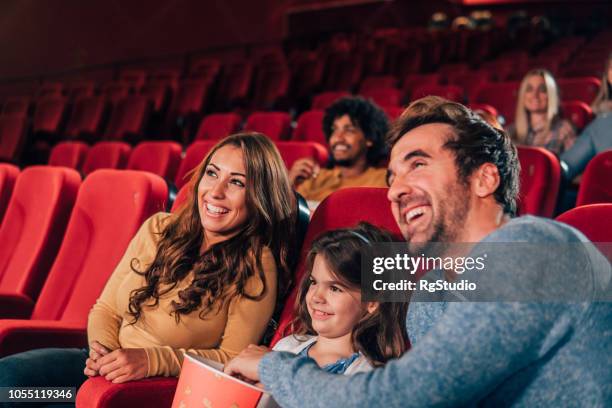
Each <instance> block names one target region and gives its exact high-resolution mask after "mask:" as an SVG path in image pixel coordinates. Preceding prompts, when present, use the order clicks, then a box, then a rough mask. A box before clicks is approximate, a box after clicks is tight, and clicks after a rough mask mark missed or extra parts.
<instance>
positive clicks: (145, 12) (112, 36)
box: [0, 0, 286, 78]
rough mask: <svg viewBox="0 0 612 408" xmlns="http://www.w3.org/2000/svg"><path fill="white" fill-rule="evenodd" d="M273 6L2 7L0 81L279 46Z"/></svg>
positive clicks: (152, 2)
mask: <svg viewBox="0 0 612 408" xmlns="http://www.w3.org/2000/svg"><path fill="white" fill-rule="evenodd" d="M285 4H286V2H285V1H282V0H279V1H274V0H256V1H249V0H246V1H245V0H86V1H83V0H2V1H0V50H1V56H0V61H1V62H0V78H8V77H23V76H29V75H39V74H42V73H45V72H54V71H62V70H67V69H71V68H76V67H81V66H87V65H96V64H105V63H109V62H113V61H117V60H127V59H134V58H143V57H155V56H164V55H171V54H175V55H178V54H181V53H185V52H187V51H192V50H199V49H205V48H209V47H219V46H227V45H235V44H244V43H252V42H267V41H275V42H276V41H280V40H281V39H282V38H283V36H284V32H285V24H284V18H285V13H284V11H285Z"/></svg>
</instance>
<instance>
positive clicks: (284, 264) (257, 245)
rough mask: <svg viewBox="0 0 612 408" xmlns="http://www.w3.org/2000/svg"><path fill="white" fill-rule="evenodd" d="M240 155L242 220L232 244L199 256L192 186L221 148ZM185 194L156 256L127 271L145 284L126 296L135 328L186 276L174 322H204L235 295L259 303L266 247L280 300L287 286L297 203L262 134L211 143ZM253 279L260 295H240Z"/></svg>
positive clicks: (280, 163)
mask: <svg viewBox="0 0 612 408" xmlns="http://www.w3.org/2000/svg"><path fill="white" fill-rule="evenodd" d="M228 145H229V146H235V147H237V148H239V149H240V150H242V154H243V158H244V166H245V168H246V205H247V208H248V214H249V217H248V220H247V221H246V223H245V225H244V226H243V227H242V229H241V230H240V231H239V232H238V233H237V234H236V235H234V236H233V237H231V238H229V239H227V240H225V241H222V242H219V243H216V244H214V245H212V246H210V247H209V248H208V249H207V250H206V251H205V252H204V253H201V247H202V242H203V239H204V230H203V227H202V222H201V220H200V216H199V211H198V184H199V182H200V180H201V178H202V177H203V175H204V173H205V170H206V167H207V166H208V164H209V162H210V160H211V158H212V157H213V155H214V154H215V152H216V151H217V150H219V149H220V148H222V147H223V146H228ZM189 183H190V193H189V196H188V198H187V199H186V200H185V204H183V206H182V207H181V208H180V209H179V210H178V214H177V216H176V217H174V218H172V219H171V220H170V222H169V223H168V224H167V226H166V227H165V228H164V229H163V231H162V232H161V233H160V239H159V242H158V244H157V254H156V255H155V259H154V260H153V263H151V265H149V266H148V267H147V268H146V269H145V270H144V271H140V270H138V266H139V262H138V259H136V258H135V259H132V263H131V268H132V270H133V271H134V272H136V273H138V274H141V275H143V276H144V277H145V281H146V285H145V286H143V287H141V288H139V289H136V290H133V291H132V293H131V294H130V302H129V314H130V315H131V316H132V317H133V318H134V320H133V322H132V324H133V323H136V321H138V319H139V318H140V317H141V314H142V307H143V305H144V306H147V307H148V306H151V307H154V306H157V305H158V304H159V298H160V297H161V296H163V295H164V294H166V293H168V292H169V291H171V290H172V289H173V288H175V287H176V285H177V284H178V283H179V282H181V281H182V280H183V279H184V278H185V277H186V276H187V275H188V274H189V273H190V272H192V271H193V273H194V278H193V281H192V282H191V284H190V285H189V286H188V287H187V288H185V289H183V290H181V291H179V292H178V297H179V300H178V301H176V300H175V301H173V302H172V306H173V309H174V310H173V313H174V315H175V317H176V320H177V322H178V321H179V320H180V316H181V315H187V314H189V313H191V312H193V311H194V310H197V309H198V308H200V307H201V306H203V307H202V310H201V311H200V313H199V316H200V318H203V317H204V316H205V315H206V314H207V313H208V312H212V309H213V305H214V304H215V303H216V302H218V305H219V308H218V309H217V310H220V309H221V307H222V306H223V305H224V304H225V302H227V301H229V300H230V299H231V298H233V297H234V296H244V297H246V298H248V299H253V300H257V299H259V298H261V297H262V296H263V295H264V294H265V293H266V290H267V285H266V280H265V275H264V271H263V268H262V264H261V257H262V252H263V250H264V248H266V247H267V248H269V249H270V251H271V252H272V254H273V256H274V260H275V262H276V266H277V271H278V288H279V289H278V295H279V298H280V297H281V296H282V295H284V293H285V291H286V290H287V288H288V287H289V285H290V276H291V270H292V267H293V265H292V261H293V260H294V259H295V256H293V251H294V240H295V234H294V229H295V228H294V225H295V218H296V204H295V196H294V193H293V190H292V189H291V184H290V182H289V178H288V175H287V171H286V168H285V166H284V163H283V161H282V159H281V157H280V154H279V152H278V150H277V148H276V146H274V144H273V143H272V141H271V140H270V139H268V138H267V137H266V136H264V135H263V134H261V133H238V134H235V135H231V136H228V137H227V138H225V139H223V140H221V141H220V142H219V143H217V144H216V145H215V146H214V147H213V148H212V149H211V151H210V152H209V153H208V155H207V156H206V158H205V159H204V160H203V161H202V163H200V165H199V166H198V167H196V168H195V170H194V172H193V176H192V177H191V180H190V182H189ZM255 274H257V275H258V276H259V278H260V279H261V281H262V282H263V289H262V291H261V293H259V294H257V295H253V294H251V293H246V291H245V287H246V283H247V281H248V280H249V278H251V277H252V276H254V275H255Z"/></svg>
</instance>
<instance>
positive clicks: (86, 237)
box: [32, 170, 168, 327]
mask: <svg viewBox="0 0 612 408" xmlns="http://www.w3.org/2000/svg"><path fill="white" fill-rule="evenodd" d="M167 195H168V188H167V186H166V182H165V181H164V180H163V179H162V178H161V177H159V176H156V175H155V174H151V173H147V172H140V171H132V170H99V171H97V172H95V173H93V174H91V175H90V176H89V177H87V178H86V179H85V181H84V182H83V184H82V185H81V188H80V189H79V193H78V196H77V200H76V203H75V205H74V209H73V211H72V215H71V217H70V220H69V222H68V227H67V229H66V234H65V236H64V241H63V242H62V246H61V248H60V250H59V253H58V255H57V258H56V260H55V262H54V263H53V267H52V268H51V272H50V273H49V276H48V278H47V280H46V282H45V285H44V287H43V289H42V291H41V293H40V296H39V298H38V301H37V302H36V306H35V308H34V311H33V313H32V319H44V320H60V321H63V322H66V323H73V324H78V325H81V326H82V327H85V326H86V324H87V315H88V313H89V310H90V309H91V307H92V305H93V304H94V302H95V300H96V298H97V297H98V296H99V295H100V293H101V292H102V288H103V287H104V285H105V284H106V281H107V280H108V278H109V277H110V275H111V273H112V272H113V270H114V268H115V267H116V266H117V264H118V263H119V260H120V259H121V256H122V255H123V254H124V252H125V250H126V248H127V245H128V243H129V242H130V240H131V239H132V237H133V236H134V234H135V233H136V232H137V231H138V228H139V227H140V226H141V224H142V223H143V222H144V221H145V220H146V219H147V218H148V217H149V216H151V215H152V214H154V213H155V212H157V211H161V210H162V209H163V208H164V204H165V201H166V198H167Z"/></svg>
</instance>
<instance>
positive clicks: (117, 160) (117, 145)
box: [83, 142, 132, 175]
mask: <svg viewBox="0 0 612 408" xmlns="http://www.w3.org/2000/svg"><path fill="white" fill-rule="evenodd" d="M131 150H132V148H131V147H130V145H129V144H127V143H124V142H100V143H96V144H95V145H94V146H93V147H91V148H90V149H89V151H88V152H87V156H86V157H85V163H83V174H85V175H87V174H89V173H91V172H93V171H94V170H99V169H124V168H125V166H126V165H127V162H128V158H129V156H130V151H131Z"/></svg>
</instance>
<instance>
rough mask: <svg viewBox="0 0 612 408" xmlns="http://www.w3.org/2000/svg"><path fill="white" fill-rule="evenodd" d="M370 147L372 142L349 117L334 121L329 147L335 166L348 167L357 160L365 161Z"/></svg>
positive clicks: (344, 116) (341, 117) (345, 116)
mask: <svg viewBox="0 0 612 408" xmlns="http://www.w3.org/2000/svg"><path fill="white" fill-rule="evenodd" d="M370 146H372V142H371V141H370V140H368V139H367V138H366V136H365V135H364V133H363V132H362V131H361V129H360V128H359V127H357V126H355V125H354V124H353V122H352V121H351V117H350V116H349V115H343V116H340V117H338V118H336V119H335V120H334V123H333V125H332V133H331V136H330V137H329V147H330V149H331V152H332V155H333V156H334V161H335V162H336V164H338V165H339V166H346V167H350V166H352V165H353V164H355V163H356V162H357V161H359V160H366V155H367V152H368V148H369V147H370Z"/></svg>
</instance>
